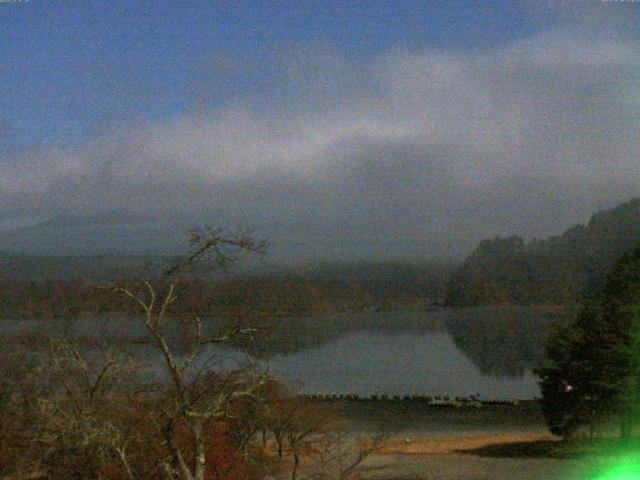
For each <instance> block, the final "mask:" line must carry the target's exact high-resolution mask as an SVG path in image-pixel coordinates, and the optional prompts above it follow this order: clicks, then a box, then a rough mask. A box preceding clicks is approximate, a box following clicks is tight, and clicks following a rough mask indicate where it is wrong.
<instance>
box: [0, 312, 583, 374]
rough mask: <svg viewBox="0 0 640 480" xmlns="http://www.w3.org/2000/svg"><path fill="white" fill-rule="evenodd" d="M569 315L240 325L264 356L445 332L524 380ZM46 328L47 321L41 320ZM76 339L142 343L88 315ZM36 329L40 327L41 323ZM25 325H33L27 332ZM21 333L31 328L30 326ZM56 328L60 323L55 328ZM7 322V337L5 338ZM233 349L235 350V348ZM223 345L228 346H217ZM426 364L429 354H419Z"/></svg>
mask: <svg viewBox="0 0 640 480" xmlns="http://www.w3.org/2000/svg"><path fill="white" fill-rule="evenodd" d="M570 316H571V312H566V311H564V310H563V309H558V308H552V307H477V308H464V309H455V310H451V309H437V310H434V311H391V312H387V311H369V312H361V311H360V312H349V313H341V314H337V315H327V316H308V317H296V318H269V319H262V320H259V321H257V320H256V319H245V320H244V321H242V322H241V324H244V325H242V326H251V327H255V328H256V329H257V330H256V332H255V333H254V334H253V335H252V338H253V341H250V339H248V338H246V337H245V340H247V342H246V343H245V345H243V346H244V347H246V348H248V349H249V350H250V351H252V353H254V354H256V355H259V356H261V357H263V358H269V357H272V356H274V355H281V354H285V355H286V354H292V353H296V352H301V351H306V350H313V349H317V348H320V347H322V346H324V345H326V344H328V343H331V342H333V341H336V340H338V339H340V338H343V337H346V336H348V335H350V334H353V333H356V332H362V331H365V332H374V333H381V334H384V335H387V336H390V337H392V336H393V335H402V334H407V333H414V334H416V335H425V334H429V333H436V332H443V331H445V330H446V332H448V333H449V335H450V336H451V338H452V339H453V341H454V343H455V345H456V347H457V348H458V349H459V350H460V351H461V352H462V353H463V354H464V355H465V356H466V357H467V358H468V359H469V360H471V361H472V362H473V363H474V365H475V366H476V367H478V369H479V370H480V371H481V372H482V373H483V374H484V375H492V376H512V377H513V376H522V375H523V374H524V373H525V371H527V370H531V369H533V368H535V367H538V366H540V365H541V364H542V363H543V362H544V359H545V357H544V343H545V340H546V338H547V336H548V335H549V333H550V331H551V328H552V325H553V323H554V322H556V321H558V320H560V321H561V320H563V319H565V320H566V319H569V317H570ZM237 322H238V320H237V319H227V320H222V319H211V318H210V319H205V320H204V322H203V327H204V330H205V332H204V333H205V335H208V336H215V335H216V334H217V333H219V332H222V331H225V330H227V329H228V328H229V327H230V326H231V325H234V324H236V323H237ZM46 323H47V325H48V327H49V328H51V327H52V324H51V322H46ZM63 323H65V324H66V325H65V326H66V328H70V329H71V332H72V333H73V334H74V336H76V337H87V338H88V339H91V338H94V339H95V338H110V339H112V340H115V341H116V342H118V343H120V342H122V343H124V344H127V343H137V342H139V341H140V340H141V339H142V333H143V332H141V331H140V329H139V327H138V322H135V321H133V319H132V318H123V317H120V318H113V317H110V318H91V319H83V320H75V321H71V322H63ZM38 325H39V324H38ZM39 326H40V327H42V326H43V325H39ZM29 327H31V328H29ZM29 327H27V330H31V331H33V330H34V327H35V324H33V323H32V324H30V325H29ZM58 328H61V326H58ZM166 328H167V332H166V335H167V338H168V339H169V340H170V341H171V342H172V343H173V342H175V345H174V346H175V347H176V348H177V350H178V351H180V343H181V340H183V339H184V335H185V334H186V335H187V336H188V335H189V332H190V331H191V328H189V325H188V324H185V323H184V322H183V321H181V320H179V319H175V321H173V322H169V321H168V322H167V325H166ZM7 330H9V331H11V328H7V326H6V325H5V335H3V336H4V337H6V336H7V333H9V332H7ZM238 346H239V345H236V347H238ZM220 347H221V348H227V347H226V346H220ZM424 355H425V362H428V361H429V360H428V356H429V354H428V351H425V354H424Z"/></svg>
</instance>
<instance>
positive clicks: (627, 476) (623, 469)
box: [594, 459, 640, 480]
mask: <svg viewBox="0 0 640 480" xmlns="http://www.w3.org/2000/svg"><path fill="white" fill-rule="evenodd" d="M594 480H640V460H638V459H635V460H633V461H624V462H621V463H618V464H617V465H613V466H612V467H611V468H610V469H607V470H605V471H604V472H603V473H601V474H600V475H599V476H598V477H596V478H595V479H594Z"/></svg>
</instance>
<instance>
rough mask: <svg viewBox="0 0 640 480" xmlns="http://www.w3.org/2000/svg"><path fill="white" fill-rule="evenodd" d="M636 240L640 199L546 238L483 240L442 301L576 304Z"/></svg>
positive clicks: (639, 239)
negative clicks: (587, 289) (526, 240)
mask: <svg viewBox="0 0 640 480" xmlns="http://www.w3.org/2000/svg"><path fill="white" fill-rule="evenodd" d="M638 242H640V199H633V200H631V201H628V202H626V203H623V204H621V205H619V206H617V207H615V208H613V209H611V210H605V211H602V212H599V213H596V214H595V215H593V216H592V217H591V220H589V223H588V224H587V225H576V226H574V227H572V228H570V229H568V230H567V231H566V232H564V233H563V234H562V235H560V236H557V237H551V238H548V239H546V240H532V241H531V242H528V243H527V242H525V241H524V240H523V239H522V238H520V237H517V236H513V237H507V238H495V239H491V240H483V241H482V242H481V243H480V245H478V247H477V248H476V249H475V251H474V252H473V253H472V254H471V255H470V256H469V257H468V258H467V259H466V260H465V261H464V262H463V263H462V265H461V266H460V267H459V268H458V269H457V271H456V272H455V273H454V275H453V277H452V279H451V281H450V282H449V285H448V287H447V303H448V304H450V305H457V306H462V305H480V304H505V303H513V304H536V303H542V304H544V303H548V304H573V303H577V302H578V301H579V299H580V297H581V295H582V294H583V292H584V291H585V288H587V287H590V286H594V285H598V284H600V283H601V282H602V281H603V280H604V276H605V275H606V272H607V271H608V270H609V269H610V268H611V267H612V265H613V264H614V263H615V261H616V260H617V259H618V258H619V257H620V256H621V255H622V254H624V253H625V252H627V251H629V250H631V249H632V248H633V247H634V246H635V245H636V244H637V243H638Z"/></svg>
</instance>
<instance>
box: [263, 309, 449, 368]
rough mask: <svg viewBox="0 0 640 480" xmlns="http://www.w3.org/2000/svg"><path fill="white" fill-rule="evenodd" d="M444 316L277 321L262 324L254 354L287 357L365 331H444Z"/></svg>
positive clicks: (381, 315) (378, 315) (418, 313)
mask: <svg viewBox="0 0 640 480" xmlns="http://www.w3.org/2000/svg"><path fill="white" fill-rule="evenodd" d="M446 318H447V314H446V312H445V311H444V310H438V311H431V312H428V311H393V312H383V311H380V312H378V311H375V312H352V313H341V314H337V315H330V316H309V317H298V318H278V319H271V320H266V321H262V322H261V324H260V326H259V332H258V333H257V335H256V340H258V341H256V342H254V343H253V344H252V345H253V347H252V349H254V353H257V354H259V355H261V356H264V357H270V356H273V355H278V354H291V353H296V352H300V351H305V350H313V349H317V348H320V347H322V346H323V345H326V344H328V343H330V342H332V341H335V340H338V339H340V338H343V337H346V336H348V335H350V334H352V333H355V332H360V331H367V332H378V333H384V334H385V335H389V336H392V335H401V334H405V333H407V332H415V333H421V334H424V333H434V332H439V331H443V330H444V322H445V320H446Z"/></svg>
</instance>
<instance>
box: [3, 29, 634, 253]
mask: <svg viewBox="0 0 640 480" xmlns="http://www.w3.org/2000/svg"><path fill="white" fill-rule="evenodd" d="M272 55H273V57H272V59H273V60H274V61H273V62H272V65H271V67H270V71H269V75H268V78H267V79H264V80H263V81H260V82H255V84H254V85H252V86H249V87H247V88H246V91H245V92H243V93H242V94H241V95H235V96H233V101H228V102H226V103H220V102H219V101H213V102H212V104H211V105H207V100H206V99H210V98H218V97H217V96H216V95H217V94H216V92H215V91H211V90H210V89H214V88H216V85H218V86H220V85H224V84H225V81H224V79H225V78H230V77H242V75H243V72H244V70H243V69H244V68H245V66H243V64H242V63H243V62H242V61H238V62H236V61H232V60H233V59H231V60H229V59H227V60H226V61H224V62H222V61H221V60H220V59H218V61H217V62H213V63H212V66H211V68H210V69H209V70H208V71H207V72H205V73H203V74H202V75H201V78H200V79H199V86H198V88H197V93H198V95H194V97H193V98H194V99H195V104H194V105H193V108H192V109H191V111H190V112H188V113H186V114H184V115H182V116H180V117H179V118H173V119H171V120H165V121H162V122H157V123H154V124H146V125H140V124H138V125H136V126H135V127H132V128H122V129H119V130H113V131H111V132H108V133H103V134H102V135H100V136H99V137H97V138H95V139H94V140H92V141H90V142H87V143H85V144H84V145H82V146H81V147H74V148H61V147H51V148H48V149H43V150H41V151H37V152H30V153H28V154H27V153H24V154H22V155H18V156H16V157H15V158H12V159H5V160H3V161H0V204H1V205H2V212H3V215H4V216H5V217H6V218H15V219H20V218H36V217H37V218H42V217H46V216H54V215H58V214H61V213H64V214H82V215H91V214H94V213H100V212H106V211H108V212H122V213H123V215H124V214H125V213H126V214H131V213H134V214H153V215H155V216H156V217H162V218H182V219H184V218H190V219H194V221H196V220H197V221H201V220H202V221H204V220H209V221H211V222H214V223H215V222H220V223H223V224H230V225H236V224H237V225H242V226H246V227H248V228H251V229H253V230H254V231H257V232H260V233H261V234H263V235H265V236H267V237H270V238H271V240H272V242H273V244H274V248H275V249H276V250H278V249H279V251H282V252H284V251H287V252H290V253H291V252H296V253H295V255H296V256H298V257H305V256H306V257H308V258H319V257H327V258H330V257H339V258H343V257H344V258H354V257H355V258H405V259H418V258H433V257H437V256H443V255H445V256H446V255H459V254H460V253H464V252H466V251H467V249H468V248H469V247H471V246H472V245H473V244H474V243H475V242H476V241H478V240H479V239H481V238H483V237H487V236H495V235H498V234H503V235H504V234H510V233H518V234H522V235H525V236H538V237H541V236H545V235H549V234H552V233H558V232H559V231H561V230H562V229H563V228H565V227H568V226H569V225H571V224H572V223H575V222H580V221H584V220H586V219H587V218H588V216H589V215H590V213H592V212H593V211H594V210H597V209H600V208H604V207H609V206H612V205H614V204H616V203H618V202H620V201H623V200H625V199H628V198H630V197H632V196H638V195H640V168H639V167H640V135H639V132H640V76H639V75H638V72H640V45H639V44H638V42H637V41H633V40H624V39H617V40H616V39H611V38H609V39H599V40H595V39H590V38H587V37H585V36H582V35H580V34H579V33H562V32H556V33H544V34H540V35H538V36H535V37H533V38H529V39H526V40H523V41H519V42H517V43H512V44H509V45H507V46H502V47H499V48H495V49H493V50H485V51H482V52H473V53H460V52H447V51H439V50H424V51H404V50H394V51H390V52H387V53H385V54H382V55H379V56H377V57H375V58H371V59H368V60H367V61H363V60H361V59H358V60H354V59H352V58H349V57H348V56H346V55H343V54H341V52H339V51H337V50H335V49H333V48H331V47H327V46H322V45H297V46H296V45H290V46H287V47H284V48H283V50H282V51H280V52H274V53H273V54H272Z"/></svg>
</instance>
